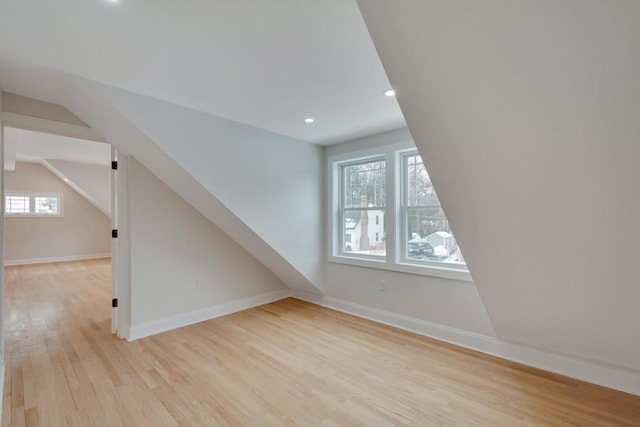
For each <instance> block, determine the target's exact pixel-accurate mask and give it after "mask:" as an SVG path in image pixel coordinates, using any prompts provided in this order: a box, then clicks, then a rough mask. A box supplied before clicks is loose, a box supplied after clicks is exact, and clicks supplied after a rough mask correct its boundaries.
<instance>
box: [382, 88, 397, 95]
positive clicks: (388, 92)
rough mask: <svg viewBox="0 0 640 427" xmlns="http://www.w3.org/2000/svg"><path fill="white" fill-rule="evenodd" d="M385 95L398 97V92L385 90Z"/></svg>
mask: <svg viewBox="0 0 640 427" xmlns="http://www.w3.org/2000/svg"><path fill="white" fill-rule="evenodd" d="M384 95H385V96H396V91H395V90H393V89H389V90H385V91H384Z"/></svg>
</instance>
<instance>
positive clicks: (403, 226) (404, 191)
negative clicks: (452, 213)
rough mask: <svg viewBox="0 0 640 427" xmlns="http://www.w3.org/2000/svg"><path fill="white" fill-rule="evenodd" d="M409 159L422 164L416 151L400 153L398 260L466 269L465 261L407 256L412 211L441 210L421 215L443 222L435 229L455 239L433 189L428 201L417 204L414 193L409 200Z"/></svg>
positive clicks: (415, 213)
mask: <svg viewBox="0 0 640 427" xmlns="http://www.w3.org/2000/svg"><path fill="white" fill-rule="evenodd" d="M410 159H413V160H414V161H413V162H412V163H411V166H414V167H416V166H417V165H420V164H422V165H424V162H423V161H422V159H421V157H420V155H419V153H418V152H417V151H411V152H407V153H402V154H401V162H400V164H401V170H400V174H401V183H402V184H401V185H402V188H401V191H400V201H399V204H400V218H401V221H400V224H398V226H399V227H400V239H398V240H399V241H398V243H399V245H400V247H399V248H396V251H397V253H398V259H399V261H401V262H404V263H410V264H420V265H424V266H434V267H441V268H442V267H446V268H451V269H460V270H466V269H467V266H466V264H465V263H458V262H450V261H442V260H436V259H420V258H417V257H413V258H412V257H410V256H409V255H410V254H409V242H410V241H411V240H412V238H411V236H410V233H411V230H409V225H410V218H409V215H411V214H412V213H413V214H414V215H417V214H418V213H422V212H425V211H428V210H430V209H433V210H436V209H437V210H439V211H440V212H442V213H441V215H442V216H437V215H433V216H429V215H422V216H423V217H424V218H431V220H432V221H434V222H442V223H444V224H443V227H436V228H443V229H442V230H437V231H446V232H448V233H450V234H451V235H452V239H453V240H454V241H455V236H453V233H452V232H451V227H450V226H449V220H448V219H447V218H446V216H445V215H444V211H443V210H442V205H441V204H440V201H439V200H438V199H437V194H436V193H435V191H433V190H432V191H433V197H429V199H430V200H429V203H422V204H418V197H417V196H416V195H415V194H414V197H413V199H414V200H410V199H411V197H410V196H411V194H410V188H409V166H410V163H409V162H410ZM418 159H420V162H418V161H417V160H418ZM414 170H415V169H414ZM425 173H427V172H426V168H425ZM427 176H428V175H427ZM435 202H437V203H435ZM434 232H435V231H434ZM430 234H431V233H430ZM430 234H429V235H430ZM421 238H422V239H424V238H426V236H421ZM456 248H457V244H456ZM434 249H435V248H434ZM456 250H458V251H459V248H457V249H456ZM435 257H437V255H434V258H435Z"/></svg>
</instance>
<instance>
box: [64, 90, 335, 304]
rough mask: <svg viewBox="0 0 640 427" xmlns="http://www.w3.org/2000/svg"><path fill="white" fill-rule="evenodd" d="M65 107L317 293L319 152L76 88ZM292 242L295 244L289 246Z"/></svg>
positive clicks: (205, 117)
mask: <svg viewBox="0 0 640 427" xmlns="http://www.w3.org/2000/svg"><path fill="white" fill-rule="evenodd" d="M71 87H72V89H73V90H72V92H71V94H70V96H69V98H68V99H67V100H66V103H65V105H67V106H68V107H69V109H70V110H71V111H73V112H74V113H75V114H77V115H78V116H79V117H81V118H82V119H83V120H84V121H85V122H87V123H89V124H90V125H91V126H92V128H94V129H96V130H97V131H99V132H100V133H101V134H102V135H104V136H105V138H107V139H108V140H109V142H110V143H111V144H113V146H115V147H116V148H117V149H118V150H119V151H120V152H122V153H124V154H125V155H132V156H134V157H136V158H137V159H139V161H140V162H141V163H142V164H143V165H144V166H145V167H147V168H148V169H149V170H151V171H152V172H153V173H154V174H155V175H156V176H158V177H160V179H161V180H162V181H163V182H164V183H166V184H167V185H168V186H169V187H170V188H171V189H172V190H174V191H176V192H177V193H178V194H180V195H181V197H183V198H184V200H186V201H187V202H188V203H189V204H190V205H191V206H193V207H194V208H196V209H197V210H198V211H199V212H201V213H202V214H203V215H205V217H207V218H208V219H209V220H210V221H211V222H213V223H214V224H216V225H217V226H219V227H220V228H221V229H222V230H223V231H224V232H225V233H226V234H227V235H229V236H231V237H232V238H233V240H235V241H236V242H238V243H239V244H240V245H241V246H242V247H243V248H244V249H245V250H247V251H248V252H250V253H251V254H252V255H253V256H254V257H255V258H257V259H258V260H260V262H262V263H263V264H264V265H266V266H268V268H269V269H270V270H271V271H272V272H274V273H275V274H276V275H277V276H278V277H279V278H280V279H281V280H282V281H283V282H284V283H286V285H287V286H288V287H290V288H292V289H297V290H303V291H306V292H311V293H315V294H318V293H320V292H322V290H323V287H324V281H323V277H322V274H323V273H324V268H323V265H322V259H323V253H322V247H323V241H324V235H323V229H322V212H323V210H322V205H323V201H322V192H321V191H320V189H321V188H322V149H321V148H320V147H318V146H315V145H313V144H308V143H305V142H303V141H297V140H294V139H292V138H287V137H285V136H283V135H278V134H275V133H273V132H268V131H265V130H262V129H257V128H254V127H251V126H247V125H244V124H241V123H237V122H233V121H230V120H225V119H223V118H220V117H215V116H212V115H209V114H205V113H201V112H198V111H194V110H190V109H186V108H183V107H180V106H177V105H173V104H169V103H166V102H161V101H159V100H156V99H153V98H149V97H145V96H141V95H136V94H133V93H129V92H126V91H122V90H118V89H116V88H112V87H108V86H105V85H101V84H98V83H95V82H89V81H86V80H79V79H76V80H74V81H73V84H72V86H71ZM291 236H295V238H293V239H292V238H290V237H291Z"/></svg>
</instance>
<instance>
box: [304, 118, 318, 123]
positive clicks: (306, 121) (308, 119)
mask: <svg viewBox="0 0 640 427" xmlns="http://www.w3.org/2000/svg"><path fill="white" fill-rule="evenodd" d="M304 122H305V123H307V124H311V123H313V122H315V120H314V119H313V118H312V117H307V118H306V119H304Z"/></svg>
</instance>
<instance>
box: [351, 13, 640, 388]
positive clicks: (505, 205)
mask: <svg viewBox="0 0 640 427" xmlns="http://www.w3.org/2000/svg"><path fill="white" fill-rule="evenodd" d="M358 4H359V7H360V9H361V11H362V14H363V17H364V19H365V22H366V24H367V27H368V29H369V32H370V34H371V36H372V39H373V41H374V43H375V46H376V49H377V50H378V53H379V55H380V58H381V60H382V63H383V65H384V67H385V70H386V72H387V74H388V76H389V80H390V81H391V84H392V86H393V88H394V89H395V90H396V92H397V94H398V95H397V99H398V102H399V104H400V106H401V108H402V111H403V114H404V116H405V118H406V120H407V123H408V126H409V129H410V130H411V133H412V135H413V137H414V140H415V143H416V145H417V146H418V149H419V151H420V154H421V155H422V156H423V157H424V159H425V161H426V164H427V167H428V168H429V172H430V176H431V178H432V180H433V183H434V185H435V187H436V188H437V191H438V196H439V198H440V201H441V202H442V205H443V207H444V209H445V211H446V212H447V217H448V219H449V221H450V223H451V224H452V227H453V228H454V229H455V231H456V239H457V240H458V242H459V243H460V245H461V247H463V248H464V255H465V259H466V261H467V264H468V265H469V268H470V270H471V274H472V275H473V278H474V282H475V284H476V286H477V288H478V291H479V293H480V296H481V298H482V301H483V303H484V305H485V307H486V308H487V312H488V314H489V317H490V318H491V322H492V324H493V326H494V328H495V331H496V334H497V336H498V337H499V338H501V339H503V340H509V341H514V342H519V343H523V344H525V345H528V346H531V347H535V348H539V349H543V350H548V351H549V350H550V351H553V352H556V353H560V354H564V355H570V356H574V357H578V358H584V359H587V360H592V361H593V360H595V361H599V362H604V363H605V364H610V365H613V366H617V367H624V368H630V369H633V370H635V372H636V375H637V373H638V372H639V371H640V339H638V337H640V269H639V268H638V260H639V259H640V245H639V244H638V242H639V241H640V221H638V218H640V192H639V191H638V183H640V143H639V141H640V120H639V119H638V118H639V117H640V48H639V44H638V40H640V25H639V24H638V23H639V22H640V3H639V2H637V1H609V2H600V1H580V2H571V1H570V2H544V1H528V2H504V1H494V0H485V1H477V2H465V3H464V7H461V3H460V2H426V1H425V2H419V1H417V2H382V1H381V2H371V1H365V0H360V1H359V2H358Z"/></svg>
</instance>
